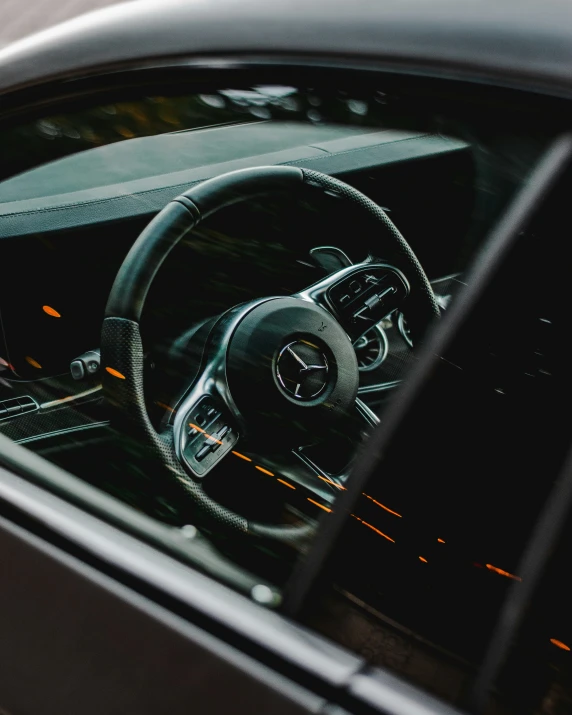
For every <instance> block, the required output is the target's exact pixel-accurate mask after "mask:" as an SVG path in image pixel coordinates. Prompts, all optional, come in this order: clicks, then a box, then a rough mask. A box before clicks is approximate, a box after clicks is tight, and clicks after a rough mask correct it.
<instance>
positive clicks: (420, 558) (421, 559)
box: [419, 556, 427, 564]
mask: <svg viewBox="0 0 572 715" xmlns="http://www.w3.org/2000/svg"><path fill="white" fill-rule="evenodd" d="M419 561H423V563H424V564H426V563H427V559H424V558H423V556H420V557H419Z"/></svg>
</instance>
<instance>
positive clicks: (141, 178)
mask: <svg viewBox="0 0 572 715" xmlns="http://www.w3.org/2000/svg"><path fill="white" fill-rule="evenodd" d="M265 164H289V165H294V166H304V167H307V168H313V169H318V170H319V171H322V172H325V173H329V174H331V175H333V176H336V177H338V178H341V179H343V180H344V181H346V182H347V183H349V184H351V185H353V186H355V187H356V188H358V189H359V190H361V191H363V192H364V193H365V194H366V195H368V196H370V197H371V198H372V199H373V200H375V201H377V202H378V203H379V204H380V205H381V206H383V207H384V208H385V209H386V210H387V211H388V212H389V214H390V217H391V218H392V220H393V221H394V222H395V223H396V225H397V226H398V227H399V228H400V230H401V231H402V233H403V234H404V235H405V237H406V238H407V240H408V242H409V243H410V245H411V246H412V247H413V249H414V250H415V252H416V254H417V256H418V257H419V260H420V261H421V263H422V265H423V266H424V268H425V270H426V272H427V273H428V275H429V277H430V278H431V279H432V280H434V281H436V282H435V288H436V289H437V287H438V286H439V288H438V289H437V292H438V294H439V295H441V296H442V297H443V299H444V300H445V301H446V300H447V296H450V294H451V293H452V292H453V289H454V288H455V286H456V285H458V282H457V279H456V277H455V276H457V274H458V273H459V272H460V271H461V270H462V268H463V252H464V247H463V243H462V240H461V238H462V237H463V236H464V235H465V234H466V232H467V226H468V223H469V219H470V214H471V210H472V202H473V195H472V192H473V187H472V176H473V171H474V169H473V163H472V156H471V151H470V147H469V146H468V145H466V144H465V143H463V142H461V141H459V140H456V139H451V138H448V137H442V136H438V135H430V134H414V133H408V132H395V131H388V130H384V131H373V130H370V129H365V128H359V127H342V126H306V125H301V124H295V123H287V122H256V123H249V124H246V125H238V126H236V125H234V126H225V127H220V128H216V129H205V130H198V131H190V132H177V133H174V134H171V135H160V136H155V137H145V138H141V139H133V140H130V141H126V142H122V143H120V144H116V145H113V146H111V147H110V146H104V147H100V148H97V149H92V150H89V151H85V152H82V153H80V154H76V155H72V156H68V157H66V158H64V159H61V160H59V161H55V162H52V163H50V164H47V165H44V166H40V167H38V168H36V169H33V170H31V171H28V172H25V173H24V174H21V175H19V176H16V177H14V178H12V179H9V180H7V181H4V182H3V183H2V184H0V263H1V264H2V266H3V270H2V281H1V282H0V311H1V312H0V317H1V321H2V331H1V335H0V360H1V361H2V362H0V370H1V373H0V379H1V380H2V382H1V383H0V401H2V400H5V399H10V398H12V397H13V396H14V395H16V396H22V397H27V396H31V397H32V398H33V399H34V400H35V401H36V403H37V404H38V405H39V406H40V409H39V410H37V411H36V414H35V416H34V418H33V419H32V417H31V416H30V415H28V416H27V417H26V420H25V422H26V425H27V426H26V427H24V420H20V421H18V420H15V419H4V420H1V419H0V430H2V431H4V432H5V433H7V434H8V435H9V436H12V437H13V438H15V439H18V440H33V439H35V436H36V435H43V434H50V433H51V432H53V430H54V425H53V424H52V421H51V420H52V418H54V417H55V414H54V404H52V403H56V404H57V405H58V412H59V413H60V417H58V418H57V419H56V420H55V424H56V426H58V425H59V424H60V423H59V421H58V420H61V424H62V425H66V426H65V427H64V429H75V427H76V422H78V423H79V426H81V425H82V424H83V423H84V422H85V423H86V424H92V423H94V422H95V423H99V422H101V421H104V420H105V416H104V415H101V414H99V413H97V414H95V412H97V411H95V412H94V403H96V402H97V398H98V395H97V387H98V380H97V376H95V377H94V378H92V379H89V380H87V381H83V382H82V381H79V382H78V381H75V380H73V379H72V378H71V376H70V374H69V370H70V363H71V362H72V361H73V360H74V359H75V358H76V357H77V356H79V355H81V354H82V353H85V352H86V351H89V350H93V349H95V348H97V347H98V346H99V334H100V330H101V324H102V320H103V314H104V309H105V304H106V301H107V297H108V294H109V291H110V289H111V286H112V283H113V280H114V278H115V275H116V273H117V270H118V269H119V267H120V265H121V263H122V261H123V259H124V257H125V256H126V254H127V252H128V251H129V248H130V246H131V245H132V244H133V242H134V241H135V240H136V238H137V236H138V235H139V234H140V232H141V231H142V230H143V228H144V227H145V225H146V224H147V223H148V221H149V220H150V219H151V218H152V217H153V216H154V215H155V214H156V213H157V212H158V211H159V210H160V209H161V208H163V206H164V205H165V204H166V203H167V202H168V201H169V200H170V199H172V198H174V197H175V196H176V195H178V194H179V193H181V192H182V191H183V190H184V189H185V188H187V187H188V186H190V185H192V184H193V183H197V182H199V181H201V180H203V179H207V178H210V177H211V176H215V175H218V174H220V173H223V172H225V171H228V170H233V169H237V168H242V167H243V166H256V165H265ZM183 167H186V168H183ZM374 230H376V228H375V227H373V226H372V227H370V226H367V225H364V224H363V222H361V221H358V220H357V219H356V217H355V216H354V215H353V213H352V211H351V210H349V209H348V207H347V205H345V204H343V205H342V202H340V201H339V200H338V199H336V198H335V197H333V196H328V195H323V196H321V197H316V200H315V201H313V202H312V203H311V204H310V203H309V202H308V200H307V198H305V197H302V196H295V195H275V196H272V197H264V198H262V199H259V200H257V201H252V202H248V203H247V204H246V203H245V204H239V205H235V206H232V207H228V208H227V209H225V210H224V211H222V212H220V213H219V214H217V215H216V216H214V217H211V218H210V219H209V220H208V221H206V222H205V223H204V224H201V226H200V227H199V229H198V230H196V231H193V232H191V233H190V234H189V235H188V236H187V237H185V239H184V240H183V241H181V243H180V244H179V245H178V246H177V247H176V248H175V249H174V250H173V252H172V253H171V254H170V256H169V257H168V259H167V260H166V262H165V264H164V265H163V266H162V268H161V269H160V271H159V273H158V275H157V277H156V280H155V282H154V285H153V287H152V289H151V292H150V294H149V296H148V299H147V303H146V307H145V311H144V314H143V321H142V330H143V337H144V341H145V345H146V348H148V350H149V354H150V355H151V358H150V362H152V361H153V360H154V361H155V362H157V363H158V366H159V367H160V366H161V356H162V355H163V354H164V352H163V351H162V349H161V346H164V345H168V344H170V343H172V342H173V340H176V339H177V337H178V336H180V335H181V334H182V333H184V332H185V331H188V330H189V328H191V327H192V326H193V325H195V324H200V323H201V322H202V321H205V320H208V319H209V318H210V317H213V316H216V315H219V314H221V313H222V312H224V311H225V310H227V309H229V308H231V307H232V306H234V305H237V304H239V303H243V302H247V301H249V300H253V299H255V298H258V297H260V296H264V295H288V294H291V293H294V292H296V291H299V290H301V289H303V288H305V287H306V286H308V285H311V284H312V283H313V282H315V281H317V280H319V279H320V278H321V277H322V276H323V275H324V273H323V268H322V267H321V266H320V265H318V264H317V263H316V262H315V261H314V260H312V255H311V250H312V249H314V248H316V247H318V246H324V245H327V246H336V247H337V248H339V249H340V250H341V251H343V252H344V253H345V254H346V255H347V256H348V257H349V258H350V260H352V261H356V262H357V261H359V260H363V258H365V255H364V252H365V251H366V246H368V245H371V243H372V240H373V241H375V236H373V237H372V235H371V233H370V231H374ZM377 258H380V259H383V260H389V261H391V260H395V257H394V256H391V255H388V254H387V252H386V251H384V249H383V247H380V255H379V256H377ZM443 278H446V279H447V280H443ZM356 351H357V355H358V360H359V361H360V363H361V368H362V369H361V380H360V392H361V393H362V395H363V397H364V399H366V400H367V401H368V402H369V403H370V404H371V405H372V406H373V407H376V406H378V404H379V402H380V400H381V399H382V397H383V396H384V394H385V390H386V389H389V388H387V387H386V386H394V385H395V384H398V382H399V380H400V379H401V378H402V377H403V374H404V373H405V371H406V369H407V366H408V364H409V361H410V359H411V350H410V346H409V345H408V344H407V334H406V330H405V329H404V326H403V324H400V321H399V316H397V315H395V316H393V319H387V320H386V321H385V323H384V325H381V326H379V327H378V329H377V330H376V331H375V333H372V334H368V336H367V339H366V340H365V342H364V340H361V342H360V344H358V345H357V346H356ZM148 384H149V386H151V389H150V394H149V396H148V400H149V406H150V410H151V412H153V409H155V407H156V404H157V403H164V401H165V399H167V397H168V396H167V397H165V395H164V394H163V393H161V389H160V388H159V389H158V392H157V394H153V389H152V386H153V380H150V381H149V383H148ZM380 386H382V387H381V389H380ZM91 390H93V391H94V392H93V393H92V392H90V391H91ZM84 393H88V394H87V395H86V396H85V397H84V396H83V395H84ZM77 396H79V397H77ZM62 400H64V401H65V400H69V403H68V402H64V403H62V404H59V403H58V401H62ZM84 402H85V403H86V404H87V405H88V407H87V408H86V409H87V413H89V416H88V417H86V418H85V420H84V419H83V417H82V414H83V413H84V412H85V410H83V409H79V410H78V406H81V405H82V404H83V403H84ZM44 404H47V405H50V407H49V408H42V405H44ZM154 406H155V407H154ZM66 409H67V411H66ZM70 410H74V413H73V414H74V419H73V420H71V423H70V424H68V423H69V422H70V420H68V419H67V418H68V417H69V415H70V414H71V412H70ZM49 413H51V417H50V414H49ZM44 415H45V419H42V416H44ZM64 415H67V417H66V418H65V419H63V416H64ZM48 418H49V419H48ZM66 420H67V421H66Z"/></svg>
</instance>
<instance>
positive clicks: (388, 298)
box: [294, 261, 410, 342]
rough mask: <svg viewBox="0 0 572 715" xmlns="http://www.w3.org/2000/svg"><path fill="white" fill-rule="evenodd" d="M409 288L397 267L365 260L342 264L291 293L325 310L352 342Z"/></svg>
mask: <svg viewBox="0 0 572 715" xmlns="http://www.w3.org/2000/svg"><path fill="white" fill-rule="evenodd" d="M409 292H410V286H409V281H408V280H407V278H406V277H405V276H404V275H403V273H402V272H401V271H400V270H398V269H397V268H395V267H394V266H391V265H389V264H387V263H377V262H376V263H374V262H369V261H366V262H364V263H359V264H357V265H354V266H348V267H346V268H342V269H341V270H339V271H336V272H335V273H332V274H331V275H329V276H326V277H325V278H323V279H322V280H321V281H319V282H318V283H314V285H312V286H310V287H309V288H306V289H305V290H303V291H300V292H299V293H296V294H295V296H294V297H296V298H301V299H302V300H306V301H308V302H310V303H314V304H315V305H319V306H320V307H322V308H324V309H325V310H327V311H328V312H329V313H331V314H332V315H333V316H334V318H335V319H336V320H337V322H338V323H339V324H340V325H341V326H342V327H343V328H344V330H345V331H346V333H347V334H348V336H349V337H350V339H351V340H352V342H355V341H356V340H358V339H359V338H360V337H361V336H362V335H364V334H365V333H367V332H368V330H371V329H372V328H373V327H374V326H375V325H377V324H378V323H379V322H380V321H381V320H383V319H384V318H385V317H386V316H387V315H389V314H390V313H392V312H393V311H394V310H396V309H397V308H398V307H399V306H400V305H401V304H402V302H403V301H404V300H405V299H406V298H407V296H408V295H409ZM324 330H326V326H325V327H324Z"/></svg>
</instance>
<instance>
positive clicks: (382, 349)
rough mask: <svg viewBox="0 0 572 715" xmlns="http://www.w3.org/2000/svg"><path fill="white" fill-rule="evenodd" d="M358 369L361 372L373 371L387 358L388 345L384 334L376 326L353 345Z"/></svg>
mask: <svg viewBox="0 0 572 715" xmlns="http://www.w3.org/2000/svg"><path fill="white" fill-rule="evenodd" d="M354 350H355V351H356V357H357V361H358V367H359V369H360V370H361V371H362V372H366V371H367V370H375V369H376V368H378V367H379V366H380V365H381V363H382V362H383V361H384V360H385V358H386V357H387V351H388V344H387V337H386V335H385V332H384V331H383V330H382V329H381V328H380V327H379V326H378V325H376V327H375V328H372V330H370V331H369V332H367V333H366V334H365V335H362V336H361V338H359V340H356V342H355V343H354Z"/></svg>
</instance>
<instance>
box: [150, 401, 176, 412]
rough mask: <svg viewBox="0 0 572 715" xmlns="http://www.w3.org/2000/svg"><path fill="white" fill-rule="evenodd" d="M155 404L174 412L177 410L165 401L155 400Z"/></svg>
mask: <svg viewBox="0 0 572 715" xmlns="http://www.w3.org/2000/svg"><path fill="white" fill-rule="evenodd" d="M155 404H156V405H157V406H158V407H162V408H163V409H164V410H167V412H174V411H175V410H174V409H173V408H172V407H169V405H166V404H165V403H164V402H155Z"/></svg>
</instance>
